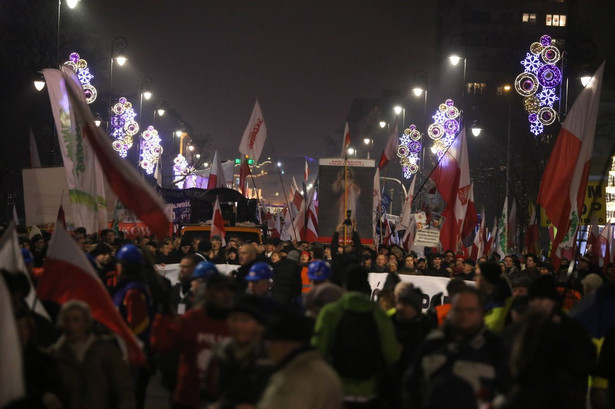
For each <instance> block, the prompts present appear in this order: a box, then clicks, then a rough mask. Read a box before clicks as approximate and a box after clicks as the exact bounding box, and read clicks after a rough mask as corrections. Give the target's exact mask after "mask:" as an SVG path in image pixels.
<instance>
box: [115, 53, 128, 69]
mask: <svg viewBox="0 0 615 409" xmlns="http://www.w3.org/2000/svg"><path fill="white" fill-rule="evenodd" d="M127 60H128V58H126V57H124V56H123V55H120V56H117V57H115V61H117V64H118V65H119V66H120V67H121V66H123V65H124V64H126V61H127Z"/></svg>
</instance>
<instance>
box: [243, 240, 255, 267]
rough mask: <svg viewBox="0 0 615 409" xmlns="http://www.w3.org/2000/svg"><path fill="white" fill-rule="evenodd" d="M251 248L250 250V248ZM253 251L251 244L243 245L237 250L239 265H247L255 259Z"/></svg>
mask: <svg viewBox="0 0 615 409" xmlns="http://www.w3.org/2000/svg"><path fill="white" fill-rule="evenodd" d="M250 247H252V248H250ZM255 253H256V251H255V249H254V246H252V245H251V244H244V245H243V246H241V247H240V248H239V264H241V265H242V266H245V265H248V264H250V263H251V262H253V261H254V259H255Z"/></svg>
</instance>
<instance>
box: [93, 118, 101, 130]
mask: <svg viewBox="0 0 615 409" xmlns="http://www.w3.org/2000/svg"><path fill="white" fill-rule="evenodd" d="M101 123H102V121H101V120H100V119H99V118H96V119H95V120H94V125H96V127H97V128H98V127H99V126H100V124H101Z"/></svg>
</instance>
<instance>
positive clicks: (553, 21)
mask: <svg viewBox="0 0 615 409" xmlns="http://www.w3.org/2000/svg"><path fill="white" fill-rule="evenodd" d="M545 24H546V25H547V26H553V27H566V15H565V14H547V18H546V20H545Z"/></svg>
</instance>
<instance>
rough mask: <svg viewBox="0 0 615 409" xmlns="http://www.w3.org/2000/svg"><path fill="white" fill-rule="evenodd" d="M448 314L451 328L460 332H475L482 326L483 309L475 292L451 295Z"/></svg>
mask: <svg viewBox="0 0 615 409" xmlns="http://www.w3.org/2000/svg"><path fill="white" fill-rule="evenodd" d="M450 315H451V317H450V319H451V324H452V326H453V328H454V329H455V330H457V331H459V332H460V333H462V334H468V335H469V334H473V333H476V332H477V331H478V330H479V329H480V328H481V327H482V326H483V311H482V309H481V308H480V302H479V300H478V296H477V295H476V294H473V293H459V294H457V295H456V296H455V297H453V302H452V306H451V312H450Z"/></svg>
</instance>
